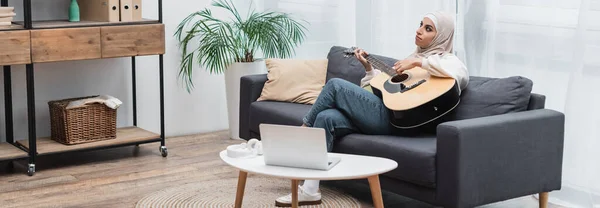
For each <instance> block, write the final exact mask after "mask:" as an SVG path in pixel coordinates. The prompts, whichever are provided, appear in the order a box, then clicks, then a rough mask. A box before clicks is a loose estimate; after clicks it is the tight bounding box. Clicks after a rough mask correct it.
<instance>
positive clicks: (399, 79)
mask: <svg viewBox="0 0 600 208" xmlns="http://www.w3.org/2000/svg"><path fill="white" fill-rule="evenodd" d="M407 79H408V74H401V75H396V76H394V77H392V79H391V81H392V83H400V82H404V81H406V80H407Z"/></svg>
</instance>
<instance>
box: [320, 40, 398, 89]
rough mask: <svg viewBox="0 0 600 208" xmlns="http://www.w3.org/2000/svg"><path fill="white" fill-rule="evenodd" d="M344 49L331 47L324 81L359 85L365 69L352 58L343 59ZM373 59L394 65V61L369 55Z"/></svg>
mask: <svg viewBox="0 0 600 208" xmlns="http://www.w3.org/2000/svg"><path fill="white" fill-rule="evenodd" d="M347 49H348V48H346V47H341V46H333V47H331V49H330V50H329V54H327V59H328V60H329V62H328V63H327V77H326V81H329V80H330V79H333V78H340V79H344V80H346V81H349V82H352V83H354V84H356V85H360V80H361V79H362V78H363V77H365V67H363V65H362V64H361V63H360V62H359V61H358V60H357V59H356V58H355V57H354V56H348V57H344V56H345V54H344V51H345V50H347ZM370 55H371V56H374V57H375V58H379V59H380V60H382V61H384V62H385V63H387V64H388V65H389V66H393V65H394V63H396V61H397V60H396V59H393V58H389V57H384V56H380V55H376V54H370Z"/></svg>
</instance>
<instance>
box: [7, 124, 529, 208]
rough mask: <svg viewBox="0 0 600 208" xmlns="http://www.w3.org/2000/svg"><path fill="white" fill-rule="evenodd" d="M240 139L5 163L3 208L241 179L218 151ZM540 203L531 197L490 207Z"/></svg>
mask: <svg viewBox="0 0 600 208" xmlns="http://www.w3.org/2000/svg"><path fill="white" fill-rule="evenodd" d="M240 142H241V141H236V140H230V139H227V132H215V133H210V134H203V135H194V136H186V137H176V138H169V139H167V147H168V148H169V149H168V151H169V156H168V157H167V158H163V157H162V156H161V155H160V153H159V151H158V147H159V143H152V144H144V145H141V146H140V147H137V148H136V147H122V148H117V149H109V150H100V151H94V152H80V153H65V154H61V155H47V156H42V157H39V158H38V161H37V165H36V169H37V172H36V174H35V176H33V177H29V176H27V175H26V174H25V170H26V169H25V164H26V161H17V162H14V166H15V167H14V168H10V167H9V166H10V165H9V164H8V163H6V162H5V163H0V207H134V206H135V203H136V202H137V201H138V200H139V199H141V198H142V197H144V196H145V195H148V194H150V193H153V192H155V191H158V190H162V189H165V188H168V187H174V186H178V185H182V184H186V183H190V182H198V181H204V180H215V179H222V178H237V171H236V170H235V169H233V168H231V167H229V166H227V165H226V164H224V163H223V162H222V161H221V160H220V159H219V156H218V152H219V151H221V150H222V149H224V148H225V147H226V146H227V145H230V144H238V143H240ZM232 197H233V196H232ZM361 197H362V198H361ZM369 197H370V196H369V195H367V196H357V198H359V199H361V200H362V199H366V200H363V201H362V203H363V205H364V207H371V206H370V205H368V204H369V203H370V202H369V201H368V200H369ZM387 198H389V197H385V196H384V200H387ZM388 202H389V203H388ZM400 203H405V201H402V200H398V201H396V202H394V200H391V201H386V204H387V207H413V206H403V205H402V204H400ZM409 204H419V203H409ZM536 204H537V203H536V201H535V200H533V198H532V197H531V196H527V197H523V198H520V199H515V200H511V201H507V202H502V203H497V204H493V205H488V206H486V207H488V208H491V207H537V206H535V205H536ZM418 207H430V206H428V205H422V204H421V205H419V206H418Z"/></svg>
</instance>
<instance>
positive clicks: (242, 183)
mask: <svg viewBox="0 0 600 208" xmlns="http://www.w3.org/2000/svg"><path fill="white" fill-rule="evenodd" d="M247 177H248V173H247V172H244V171H240V175H239V176H238V184H237V193H236V195H235V208H241V207H242V200H243V199H244V189H246V178H247Z"/></svg>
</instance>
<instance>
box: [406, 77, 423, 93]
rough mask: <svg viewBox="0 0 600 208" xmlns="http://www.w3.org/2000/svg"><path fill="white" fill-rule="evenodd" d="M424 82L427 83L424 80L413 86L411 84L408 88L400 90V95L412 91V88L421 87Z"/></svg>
mask: <svg viewBox="0 0 600 208" xmlns="http://www.w3.org/2000/svg"><path fill="white" fill-rule="evenodd" d="M426 81H427V80H425V79H422V80H419V81H418V82H417V83H414V84H412V85H410V86H407V87H404V88H403V89H402V90H400V93H403V92H406V91H409V90H411V89H413V88H415V87H417V86H419V85H421V84H423V83H425V82H426Z"/></svg>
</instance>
